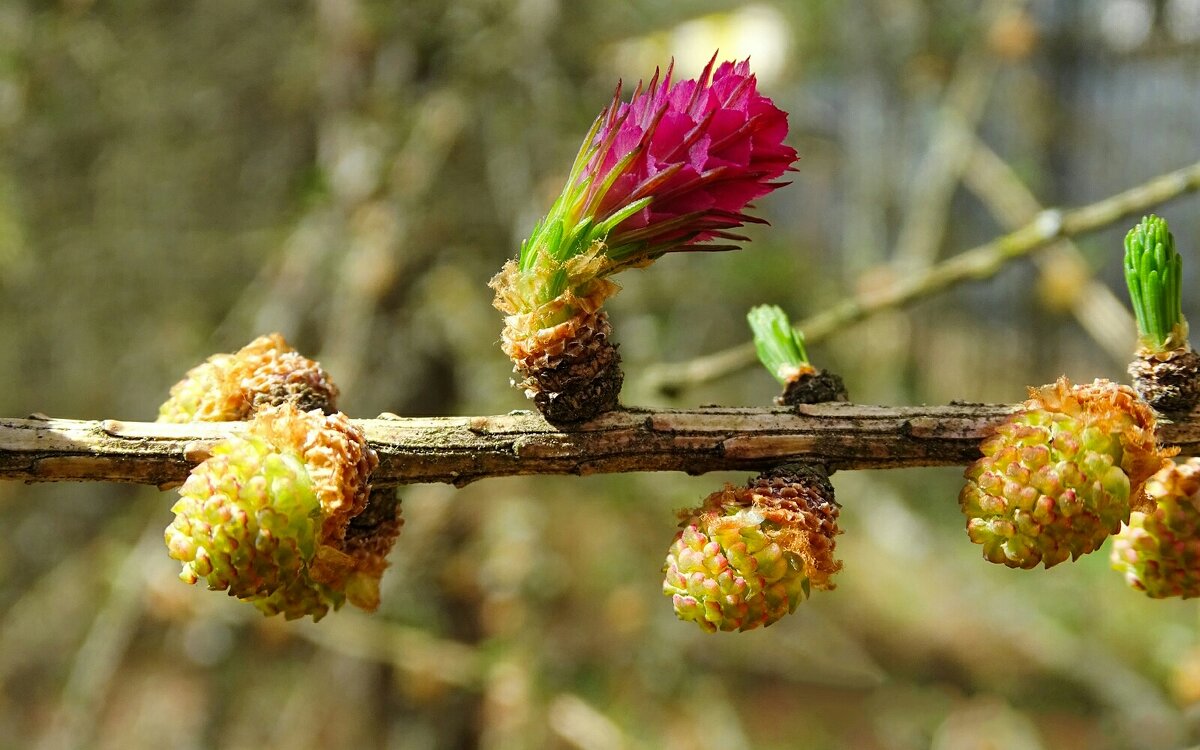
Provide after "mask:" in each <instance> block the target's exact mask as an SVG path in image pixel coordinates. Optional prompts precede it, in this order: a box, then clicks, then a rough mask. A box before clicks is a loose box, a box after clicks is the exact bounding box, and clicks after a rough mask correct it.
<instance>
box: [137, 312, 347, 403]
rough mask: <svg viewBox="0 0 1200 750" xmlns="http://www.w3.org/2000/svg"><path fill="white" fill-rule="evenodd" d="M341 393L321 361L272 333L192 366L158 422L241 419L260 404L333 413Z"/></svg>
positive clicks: (174, 387)
mask: <svg viewBox="0 0 1200 750" xmlns="http://www.w3.org/2000/svg"><path fill="white" fill-rule="evenodd" d="M337 397H338V388H337V386H336V385H334V383H333V380H332V379H331V378H330V377H329V374H328V373H326V372H325V370H324V368H322V367H321V365H320V364H319V363H317V362H314V361H313V360H311V359H308V358H307V357H305V356H303V355H302V354H300V353H299V352H297V351H296V350H295V349H293V348H292V347H290V346H288V343H287V341H285V340H284V338H283V336H282V335H280V334H278V333H272V334H268V335H266V336H259V337H258V338H256V339H255V340H254V341H251V342H250V343H249V344H247V345H246V346H244V347H242V348H241V349H239V350H238V351H236V352H234V353H233V354H215V355H213V356H212V357H209V358H208V360H207V361H205V362H204V363H202V364H200V365H197V366H196V367H193V368H192V369H191V370H189V371H188V373H187V375H185V376H184V378H183V380H181V381H179V382H178V383H176V384H175V385H174V386H173V387H172V388H171V394H170V398H168V399H167V401H166V402H165V403H164V404H163V405H162V406H161V407H159V412H158V421H160V422H236V421H240V420H243V419H247V418H248V417H249V416H250V415H251V414H253V413H254V411H255V410H256V409H258V408H260V407H263V406H278V405H280V404H284V403H291V404H294V405H295V406H296V407H297V408H298V409H300V410H301V411H309V410H311V409H320V410H321V411H323V412H325V413H326V414H332V413H333V412H335V411H337Z"/></svg>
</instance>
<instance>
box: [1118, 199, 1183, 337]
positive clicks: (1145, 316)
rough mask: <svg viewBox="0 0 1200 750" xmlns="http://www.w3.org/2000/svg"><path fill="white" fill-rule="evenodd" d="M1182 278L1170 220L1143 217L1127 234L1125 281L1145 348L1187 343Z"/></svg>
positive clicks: (1151, 216)
mask: <svg viewBox="0 0 1200 750" xmlns="http://www.w3.org/2000/svg"><path fill="white" fill-rule="evenodd" d="M1182 280H1183V260H1182V259H1181V258H1180V256H1179V253H1177V252H1175V237H1174V236H1173V235H1172V234H1171V231H1170V229H1169V228H1168V227H1167V222H1166V221H1165V220H1163V219H1161V218H1159V217H1158V216H1154V215H1150V216H1147V217H1144V218H1143V219H1142V220H1141V222H1139V223H1138V225H1137V226H1135V227H1134V228H1133V229H1131V230H1129V234H1127V235H1125V282H1126V284H1128V286H1129V299H1130V300H1131V301H1132V303H1133V311H1134V314H1135V315H1136V316H1137V324H1138V337H1139V342H1140V343H1141V345H1142V346H1143V347H1145V348H1147V349H1150V350H1152V351H1155V352H1166V351H1170V350H1172V349H1177V348H1180V347H1182V346H1185V345H1186V343H1187V321H1186V320H1184V317H1183V312H1182V303H1181V298H1182Z"/></svg>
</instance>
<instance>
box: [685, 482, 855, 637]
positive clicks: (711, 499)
mask: <svg viewBox="0 0 1200 750" xmlns="http://www.w3.org/2000/svg"><path fill="white" fill-rule="evenodd" d="M839 512H840V508H839V507H838V505H837V504H836V503H835V502H834V500H833V487H832V485H830V484H829V480H828V479H827V478H826V477H825V475H824V473H823V472H820V471H817V470H815V469H811V468H807V467H790V468H781V469H777V470H775V471H771V472H767V473H764V474H762V475H760V476H759V477H757V478H756V479H754V480H751V482H750V483H749V484H747V485H746V486H745V487H740V488H735V487H733V486H732V485H727V486H726V487H725V489H724V490H721V491H720V492H714V493H713V494H711V495H709V496H708V497H707V498H706V499H705V501H704V504H703V505H702V506H701V507H699V508H697V509H695V510H692V511H687V512H685V513H682V514H681V517H682V518H683V523H682V524H681V530H680V531H679V533H678V534H676V536H675V541H674V543H673V544H672V545H671V549H670V550H669V551H668V553H667V562H666V565H665V566H664V572H665V574H666V575H665V578H664V580H663V593H664V594H666V595H667V596H670V597H671V601H672V604H673V606H674V608H675V614H676V615H677V616H678V617H679V618H680V619H681V620H691V621H692V622H695V623H696V624H697V625H699V626H700V628H701V629H703V630H705V631H707V632H717V631H719V630H723V631H733V630H752V629H754V628H758V627H765V626H767V625H770V624H772V623H774V622H777V621H778V620H779V619H780V618H781V617H783V616H784V615H786V614H789V613H791V612H793V611H795V609H796V607H797V606H798V605H799V603H800V602H801V601H803V600H804V599H805V598H806V597H807V596H808V595H809V593H810V591H811V589H812V588H813V587H816V588H818V589H832V588H833V587H834V584H833V583H832V581H831V580H830V577H831V576H832V575H833V574H834V573H836V572H837V571H839V570H841V567H842V564H841V562H840V561H838V560H837V559H835V557H834V547H835V546H836V543H835V541H834V537H836V536H837V535H838V534H839V533H841V532H840V530H839V529H838V526H837V518H838V514H839Z"/></svg>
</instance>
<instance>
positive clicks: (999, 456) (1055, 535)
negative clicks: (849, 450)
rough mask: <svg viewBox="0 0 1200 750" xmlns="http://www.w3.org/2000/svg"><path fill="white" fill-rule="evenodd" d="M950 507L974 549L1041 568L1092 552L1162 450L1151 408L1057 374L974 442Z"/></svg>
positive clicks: (1114, 390) (1125, 392)
mask: <svg viewBox="0 0 1200 750" xmlns="http://www.w3.org/2000/svg"><path fill="white" fill-rule="evenodd" d="M981 452H982V453H983V458H981V459H979V460H978V461H976V462H975V463H973V464H972V465H971V466H970V467H969V468H968V469H967V471H966V473H965V476H966V478H967V484H966V486H965V487H964V488H963V490H962V492H961V493H960V495H959V504H960V506H961V507H962V510H963V513H964V514H965V515H966V517H967V534H968V536H970V538H971V541H972V542H975V543H976V544H980V545H982V546H983V556H984V558H986V559H987V560H989V561H991V562H995V563H1000V564H1003V565H1007V566H1009V567H1012V568H1032V567H1035V566H1037V565H1038V564H1043V565H1045V566H1046V567H1047V568H1049V567H1052V566H1054V565H1057V564H1058V563H1060V562H1063V561H1064V560H1067V559H1068V558H1069V559H1076V558H1078V557H1079V556H1080V555H1085V554H1087V553H1089V552H1093V551H1095V550H1096V549H1097V548H1098V547H1099V546H1100V545H1101V544H1103V542H1104V540H1105V539H1106V538H1108V536H1110V535H1111V534H1115V533H1116V532H1117V531H1118V529H1119V528H1120V526H1121V524H1122V523H1123V522H1125V521H1127V520H1128V519H1129V513H1130V510H1131V507H1133V506H1137V507H1141V506H1143V505H1145V504H1146V503H1147V502H1148V501H1147V500H1146V498H1145V495H1144V492H1143V484H1144V483H1145V481H1146V480H1147V479H1148V478H1149V477H1150V476H1151V475H1152V474H1153V473H1154V472H1155V471H1157V470H1158V469H1159V467H1160V466H1161V465H1162V461H1163V458H1164V456H1165V455H1166V453H1165V452H1164V451H1160V450H1159V449H1158V447H1157V445H1156V444H1155V441H1154V413H1153V411H1151V409H1150V408H1149V407H1148V406H1146V404H1145V403H1144V402H1142V401H1141V399H1139V398H1138V397H1137V394H1136V393H1134V392H1133V390H1132V389H1131V388H1129V387H1128V386H1123V385H1117V384H1115V383H1111V382H1109V381H1106V380H1097V381H1095V382H1094V383H1091V384H1087V385H1077V386H1072V385H1071V384H1070V382H1069V381H1068V380H1067V379H1066V378H1060V379H1059V381H1058V382H1057V383H1055V384H1054V385H1049V386H1044V387H1042V388H1039V389H1030V398H1029V400H1028V401H1026V402H1025V404H1024V408H1023V409H1022V410H1021V411H1019V412H1017V413H1016V414H1014V415H1013V416H1012V417H1010V418H1009V420H1008V421H1007V422H1006V423H1004V424H1003V425H1001V426H1000V427H999V428H998V429H997V431H996V434H994V435H993V436H992V437H990V438H988V439H987V440H985V441H984V442H983V445H982V446H981Z"/></svg>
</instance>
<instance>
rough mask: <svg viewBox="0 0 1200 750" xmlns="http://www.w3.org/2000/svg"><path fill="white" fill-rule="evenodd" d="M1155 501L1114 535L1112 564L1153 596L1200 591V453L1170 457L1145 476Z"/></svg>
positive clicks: (1186, 596) (1185, 596)
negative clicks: (1185, 457)
mask: <svg viewBox="0 0 1200 750" xmlns="http://www.w3.org/2000/svg"><path fill="white" fill-rule="evenodd" d="M1146 492H1147V494H1148V495H1149V496H1150V499H1151V500H1152V501H1153V507H1151V508H1147V509H1146V510H1145V511H1144V512H1142V511H1136V510H1135V511H1133V513H1131V514H1130V517H1129V523H1128V524H1126V525H1125V526H1123V527H1122V528H1121V531H1120V533H1118V534H1117V535H1116V537H1114V538H1113V547H1112V566H1113V568H1114V569H1116V570H1117V571H1119V572H1121V573H1123V574H1124V575H1125V581H1126V583H1128V584H1129V585H1130V586H1131V587H1133V588H1134V589H1137V590H1138V591H1142V592H1145V594H1146V595H1147V596H1149V597H1152V598H1155V599H1161V598H1166V597H1173V596H1178V597H1181V598H1183V599H1190V598H1192V597H1196V596H1200V459H1196V458H1192V459H1189V460H1188V461H1186V462H1184V463H1180V464H1176V463H1175V462H1173V461H1167V463H1166V465H1165V466H1164V467H1163V468H1162V469H1161V470H1159V472H1158V473H1157V474H1155V475H1154V476H1153V477H1151V478H1150V481H1148V482H1146Z"/></svg>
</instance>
